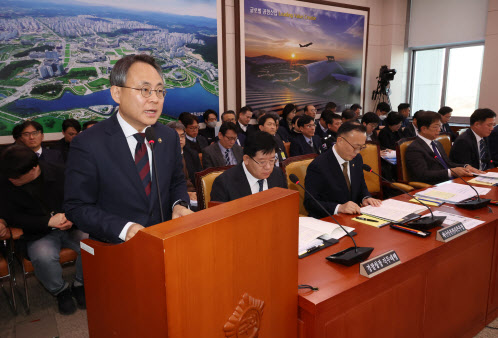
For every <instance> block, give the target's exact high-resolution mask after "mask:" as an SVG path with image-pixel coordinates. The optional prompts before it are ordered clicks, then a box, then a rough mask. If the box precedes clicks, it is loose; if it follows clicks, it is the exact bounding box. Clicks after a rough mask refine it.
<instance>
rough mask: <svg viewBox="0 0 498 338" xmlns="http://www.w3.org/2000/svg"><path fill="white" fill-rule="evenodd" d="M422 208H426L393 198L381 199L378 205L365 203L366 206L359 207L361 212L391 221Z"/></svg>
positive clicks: (415, 212) (418, 211)
mask: <svg viewBox="0 0 498 338" xmlns="http://www.w3.org/2000/svg"><path fill="white" fill-rule="evenodd" d="M424 210H427V208H426V207H424V206H423V205H420V204H413V203H408V202H402V201H398V200H393V199H389V200H385V201H382V204H381V206H380V207H373V206H371V205H367V206H366V207H363V208H361V209H360V211H361V213H362V214H365V215H369V216H374V217H378V218H382V219H385V220H388V221H392V222H397V221H399V220H401V219H403V218H404V217H406V216H408V215H410V214H418V213H420V212H422V211H424Z"/></svg>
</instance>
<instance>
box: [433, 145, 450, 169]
mask: <svg viewBox="0 0 498 338" xmlns="http://www.w3.org/2000/svg"><path fill="white" fill-rule="evenodd" d="M431 145H432V150H433V151H434V154H436V158H437V159H438V160H439V162H441V164H442V165H443V167H444V169H449V167H448V165H447V164H446V162H445V161H444V160H443V158H442V157H441V155H440V154H439V151H438V150H437V147H436V142H434V141H432V142H431Z"/></svg>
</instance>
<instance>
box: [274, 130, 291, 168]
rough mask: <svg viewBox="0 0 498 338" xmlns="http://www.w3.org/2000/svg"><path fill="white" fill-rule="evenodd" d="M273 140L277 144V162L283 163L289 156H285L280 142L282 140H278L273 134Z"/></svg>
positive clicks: (278, 137)
mask: <svg viewBox="0 0 498 338" xmlns="http://www.w3.org/2000/svg"><path fill="white" fill-rule="evenodd" d="M274 138H275V141H276V142H277V146H278V149H277V150H276V152H277V155H278V160H279V161H280V162H283V161H285V160H286V159H287V158H288V157H289V154H287V152H286V151H285V145H284V142H282V139H281V138H280V136H279V135H278V134H275V136H274ZM282 153H283V154H284V157H282Z"/></svg>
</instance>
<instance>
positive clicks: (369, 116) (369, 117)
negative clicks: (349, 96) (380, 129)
mask: <svg viewBox="0 0 498 338" xmlns="http://www.w3.org/2000/svg"><path fill="white" fill-rule="evenodd" d="M361 123H362V124H363V123H365V124H369V123H375V124H379V123H380V117H379V116H378V115H377V114H375V113H372V112H371V111H370V112H368V113H366V114H365V115H363V117H362V118H361Z"/></svg>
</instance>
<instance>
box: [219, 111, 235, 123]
mask: <svg viewBox="0 0 498 338" xmlns="http://www.w3.org/2000/svg"><path fill="white" fill-rule="evenodd" d="M225 115H233V116H236V114H235V112H234V111H233V110H227V111H226V112H223V114H221V120H222V121H223V117H224V116H225Z"/></svg>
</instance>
